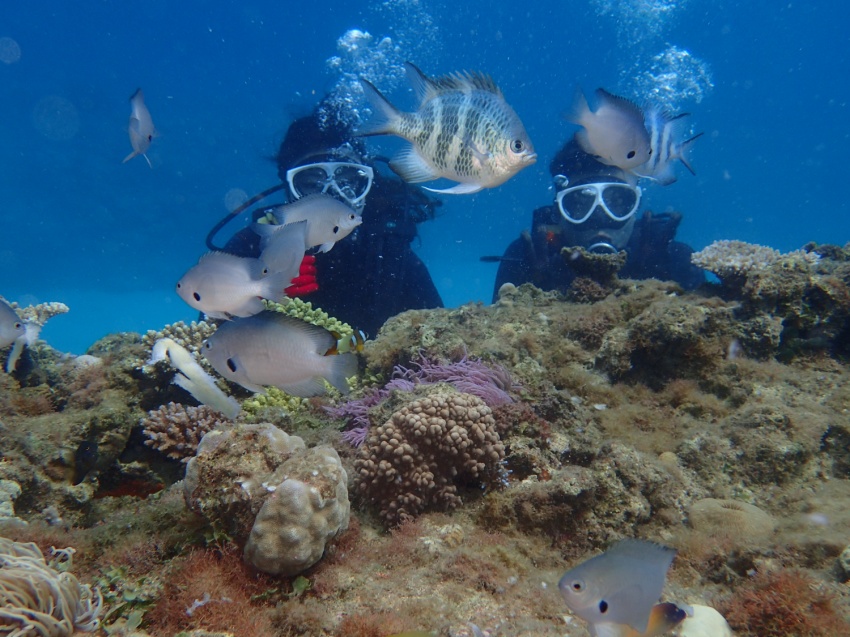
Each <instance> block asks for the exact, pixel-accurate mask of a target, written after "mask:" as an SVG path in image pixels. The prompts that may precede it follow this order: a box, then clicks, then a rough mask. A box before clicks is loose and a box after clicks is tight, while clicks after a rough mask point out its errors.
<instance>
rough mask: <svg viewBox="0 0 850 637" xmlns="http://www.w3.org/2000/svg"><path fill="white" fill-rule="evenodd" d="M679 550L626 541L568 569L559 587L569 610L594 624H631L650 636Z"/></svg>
mask: <svg viewBox="0 0 850 637" xmlns="http://www.w3.org/2000/svg"><path fill="white" fill-rule="evenodd" d="M675 555H676V551H675V550H674V549H671V548H668V547H666V546H661V545H659V544H655V543H654V542H647V541H644V540H622V541H620V542H618V543H617V544H615V545H614V546H613V547H611V548H610V549H609V550H608V551H606V552H605V553H603V554H602V555H597V556H596V557H592V558H590V559H589V560H587V561H585V562H582V563H581V564H579V565H578V566H576V567H575V568H573V569H571V570H569V571H567V572H566V573H565V574H564V576H563V577H562V578H561V581H560V582H558V588H559V589H560V591H561V595H562V596H563V598H564V601H565V602H566V603H567V606H569V608H570V610H571V611H572V612H573V613H575V614H576V615H578V616H579V617H580V618H581V619H583V620H584V621H586V622H587V623H588V624H591V626H597V625H598V626H599V627H600V628H601V627H603V626H609V627H610V626H611V625H612V624H616V625H626V626H630V627H631V628H633V629H634V630H636V631H637V632H638V633H640V634H643V633H645V632H646V630H647V628H648V626H649V621H650V615H651V613H652V609H653V607H654V606H655V604H656V602H657V601H658V598H659V597H660V596H661V591H662V589H663V588H664V580H665V579H666V577H667V570H668V569H669V568H670V563H671V562H672V561H673V558H674V557H675Z"/></svg>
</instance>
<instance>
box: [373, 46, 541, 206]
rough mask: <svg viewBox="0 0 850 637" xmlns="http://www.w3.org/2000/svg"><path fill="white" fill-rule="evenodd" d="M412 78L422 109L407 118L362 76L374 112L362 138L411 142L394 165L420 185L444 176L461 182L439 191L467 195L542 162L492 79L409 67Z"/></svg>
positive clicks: (491, 186) (477, 75)
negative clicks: (436, 73) (432, 74)
mask: <svg viewBox="0 0 850 637" xmlns="http://www.w3.org/2000/svg"><path fill="white" fill-rule="evenodd" d="M406 69H407V77H408V79H409V80H410V82H411V84H412V85H413V89H414V91H415V93H416V94H417V96H418V97H419V109H418V110H417V111H416V112H414V113H404V112H401V111H399V110H398V109H397V108H396V107H395V106H393V105H392V104H391V103H390V102H389V101H388V100H387V99H386V98H385V97H384V96H383V95H381V93H380V92H379V91H378V89H376V88H375V87H374V86H373V85H372V84H371V83H370V82H368V81H366V80H364V79H361V80H360V83H361V85H362V86H363V91H364V92H365V94H366V97H367V98H368V100H369V102H370V103H371V105H372V107H373V108H374V109H375V114H374V116H373V118H372V120H370V121H369V122H368V123H367V124H366V125H365V126H364V127H363V128H362V129H361V130H360V131H358V134H359V135H398V136H399V137H403V138H404V139H406V140H407V141H409V142H410V143H411V146H410V147H408V148H406V149H404V150H403V151H401V152H400V153H399V154H398V155H396V156H395V157H394V158H393V159H392V161H391V162H390V167H391V168H392V169H393V170H394V171H395V172H396V173H398V174H399V175H400V176H401V177H402V179H404V180H405V181H408V182H412V183H416V182H422V181H430V180H432V179H438V178H440V177H445V178H446V179H452V180H454V181H457V182H460V183H459V184H458V185H456V186H454V187H452V188H447V189H445V190H435V189H433V188H428V190H431V191H433V192H440V193H448V194H465V193H472V192H478V191H479V190H481V189H482V188H493V187H495V186H498V185H500V184H503V183H504V182H505V181H507V180H508V179H510V178H511V177H513V176H514V175H515V174H516V173H518V172H519V171H520V170H522V169H523V168H525V167H526V166H530V165H531V164H533V163H534V162H535V161H536V160H537V153H535V152H534V146H533V145H532V143H531V139H529V137H528V133H526V131H525V127H524V126H523V124H522V122H521V121H520V119H519V117H518V116H517V114H516V113H515V112H514V110H513V109H512V108H511V107H510V106H509V105H508V103H507V102H506V101H505V97H504V95H502V91H501V90H500V89H499V87H498V86H496V84H495V82H494V81H493V80H492V78H490V76H488V75H484V74H482V73H454V74H452V75H447V76H444V77H438V78H429V77H427V76H426V75H425V74H424V73H423V72H422V71H420V70H419V69H418V68H416V66H414V65H413V64H411V63H410V62H407V63H406Z"/></svg>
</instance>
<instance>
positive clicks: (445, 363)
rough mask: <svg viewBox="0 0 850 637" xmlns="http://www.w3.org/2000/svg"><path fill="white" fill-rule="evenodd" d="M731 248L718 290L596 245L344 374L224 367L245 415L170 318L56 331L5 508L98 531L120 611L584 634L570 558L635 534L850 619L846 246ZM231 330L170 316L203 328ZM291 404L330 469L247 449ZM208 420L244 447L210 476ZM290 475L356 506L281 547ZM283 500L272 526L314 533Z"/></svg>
mask: <svg viewBox="0 0 850 637" xmlns="http://www.w3.org/2000/svg"><path fill="white" fill-rule="evenodd" d="M711 248H712V249H707V250H706V251H703V252H702V253H699V254H698V255H696V260H697V262H698V263H699V264H700V265H701V266H702V267H704V268H706V269H708V270H710V271H712V272H714V273H715V274H716V275H717V277H718V280H717V282H715V283H712V284H707V285H706V286H704V288H703V289H701V290H698V291H697V292H694V293H684V292H683V291H682V290H681V289H679V288H678V287H677V286H676V285H675V284H672V283H664V282H659V281H655V280H647V281H631V280H620V279H618V278H617V277H616V275H612V273H611V268H610V267H607V266H605V267H600V269H599V272H600V273H601V274H600V275H599V276H594V270H593V267H587V268H585V269H584V270H583V271H582V272H581V276H579V277H578V278H577V279H576V280H575V282H574V283H573V287H572V289H571V291H570V292H569V293H568V294H566V295H562V294H559V293H546V292H542V291H540V290H538V289H536V288H533V287H531V286H528V285H526V286H522V287H519V288H514V287H513V286H506V287H505V288H503V289H502V290H501V292H500V298H499V301H498V302H496V303H495V304H493V305H490V306H484V305H481V304H470V305H465V306H462V307H460V308H457V309H451V310H449V309H446V310H429V311H411V312H406V313H404V314H402V315H400V316H398V317H395V318H393V319H391V320H390V321H389V322H388V323H387V324H386V325H385V326H384V327H383V329H382V330H381V332H380V334H379V335H378V337H377V338H376V339H375V340H374V341H370V342H367V343H366V347H365V349H364V351H363V353H362V355H361V362H362V364H361V374H360V375H359V377H358V379H357V380H356V382H355V389H354V390H353V392H352V393H351V395H349V396H347V397H342V396H340V395H338V394H336V393H333V392H330V393H329V394H328V395H327V396H325V397H320V398H312V399H295V398H292V397H288V396H286V395H285V394H282V393H280V392H275V391H270V392H269V393H268V394H267V395H263V396H260V397H254V396H253V395H250V394H248V393H247V392H245V390H243V389H241V388H239V387H238V386H235V385H231V384H228V383H226V382H224V381H219V384H220V386H221V388H222V389H224V390H225V391H226V392H227V393H229V394H231V395H233V396H234V397H235V398H236V399H237V400H239V401H240V404H241V407H242V412H241V413H240V414H239V416H237V418H236V419H235V421H232V420H230V419H229V418H226V417H224V416H216V415H215V414H214V413H209V411H208V410H203V411H202V410H199V409H197V408H196V403H195V401H193V399H192V398H191V396H190V395H189V394H187V393H186V392H185V391H184V390H183V389H181V388H180V387H179V386H177V385H175V384H173V383H172V382H171V381H172V377H173V374H174V371H173V370H171V369H170V368H168V367H167V365H164V364H161V363H158V364H155V365H146V362H147V361H148V359H149V358H150V349H151V344H152V340H151V337H148V338H147V339H143V338H142V337H141V336H140V335H137V334H116V335H110V336H108V337H106V338H104V339H102V340H101V341H99V342H98V343H96V344H95V345H94V346H93V347H92V348H91V350H90V351H89V352H88V353H87V355H86V356H84V357H69V356H64V355H62V354H60V353H58V352H56V351H54V350H53V349H51V348H50V347H49V346H47V345H46V344H44V343H36V344H34V345H32V346H31V347H29V348H27V349H26V350H25V351H24V353H23V355H22V357H21V359H20V361H19V362H18V365H17V367H16V369H15V370H14V372H13V373H12V374H0V437H2V441H3V445H2V449H1V450H0V534H2V535H3V536H5V537H7V538H9V539H11V540H15V541H17V542H19V543H25V542H34V543H35V545H37V547H38V548H39V549H40V551H41V553H43V554H44V555H45V556H48V555H50V554H51V553H50V549H51V547H55V548H59V549H65V548H68V547H73V548H74V549H75V551H76V552H75V553H74V561H73V576H74V577H76V579H77V580H79V582H81V583H82V585H85V586H90V587H91V590H93V591H96V592H97V593H96V594H97V595H99V596H100V597H102V610H101V612H100V616H99V618H98V619H99V622H100V624H99V628H97V629H96V630H98V631H100V634H109V635H113V634H114V635H144V634H149V635H155V636H160V635H161V636H166V637H171V636H172V635H177V634H181V633H182V634H194V635H213V634H215V635H218V634H231V635H236V636H241V635H245V636H248V635H251V636H254V635H263V636H265V635H269V636H277V635H280V636H288V635H315V636H318V637H321V636H343V635H345V636H346V637H350V636H355V637H357V636H376V637H378V636H383V635H393V634H397V633H403V632H404V631H417V630H418V631H430V632H431V633H432V634H434V635H446V636H454V637H460V636H465V635H471V634H472V628H471V627H470V625H469V623H470V622H472V623H474V624H475V625H476V626H478V627H480V628H481V630H483V631H485V634H490V635H494V636H495V635H502V636H505V637H513V636H524V635H528V636H530V635H539V636H549V635H551V636H552V637H555V636H559V635H560V636H562V635H570V636H573V637H582V636H584V635H587V634H588V632H587V627H586V626H585V625H584V624H583V623H582V622H581V621H580V620H578V619H576V618H571V617H569V614H568V611H567V608H566V606H565V605H564V603H563V601H562V599H561V598H560V595H559V594H558V591H557V582H558V579H559V578H560V576H561V574H562V573H563V572H564V571H566V570H567V569H568V568H570V567H571V566H573V565H575V564H576V563H578V562H579V561H581V560H583V559H585V558H587V557H588V556H590V555H593V554H596V553H598V552H600V551H602V550H605V549H606V548H607V547H608V546H610V545H611V543H612V542H614V541H616V540H618V539H621V538H625V537H642V538H646V539H651V540H655V541H658V542H661V543H663V544H666V545H669V546H673V547H675V548H676V549H678V555H677V557H676V559H675V561H674V562H673V566H672V569H671V570H670V572H669V574H668V578H667V585H666V588H665V593H664V598H665V599H666V600H670V601H676V602H681V603H690V604H702V605H707V606H712V607H714V608H716V609H718V610H720V611H721V613H723V614H724V615H725V616H726V618H727V620H728V621H729V623H730V625H731V626H732V628H733V630H734V631H735V634H736V635H742V636H747V635H758V636H759V637H770V636H773V635H776V636H778V635H783V636H785V635H813V636H815V635H840V634H850V623H848V622H850V594H848V589H847V585H846V582H847V580H848V579H850V548H848V545H850V534H848V531H847V530H848V529H850V374H848V367H847V361H848V355H850V251H848V249H846V248H837V247H833V246H807V247H806V248H805V249H803V250H800V251H797V252H795V253H791V254H789V255H780V254H779V253H776V252H775V251H767V252H765V251H759V250H757V249H756V248H758V246H747V245H746V244H742V245H728V244H721V245H715V246H712V247H711ZM212 329H213V328H212V327H210V326H204V325H202V326H198V327H192V326H182V325H181V326H177V327H173V328H166V330H164V332H167V334H166V336H169V337H172V338H175V340H177V338H178V336H179V338H180V339H182V341H181V344H183V345H184V346H185V347H186V348H187V349H188V350H190V351H196V350H197V345H198V343H199V342H200V340H201V339H202V338H204V337H205V336H208V335H209V334H210V333H211V331H212ZM193 341H197V343H195V344H194V345H195V346H194V349H193V347H192V343H193ZM254 423H264V424H263V425H262V429H257V427H256V425H255V424H254ZM270 427H273V428H277V429H279V430H282V431H283V432H286V434H288V435H289V436H293V437H294V436H297V437H299V438H300V439H302V440H303V449H307V450H317V451H316V453H315V454H314V455H315V456H316V457H317V458H319V457H321V458H325V459H327V458H328V457H332V458H334V459H335V460H334V462H335V463H336V462H339V463H340V464H339V465H338V468H336V467H337V465H333V467H334V468H333V469H332V473H333V476H334V477H333V479H332V480H331V479H327V480H326V479H325V478H324V477H323V476H324V474H323V473H322V471H325V470H324V469H320V468H318V465H317V468H315V469H314V470H312V471H311V468H310V466H307V465H306V464H305V463H307V462H309V460H308V459H309V458H310V457H312V456H311V455H310V454H308V453H306V452H304V451H303V450H300V451H298V454H299V455H298V458H301V459H300V460H299V464H298V468H297V469H288V468H287V466H288V465H287V464H286V463H287V462H290V460H288V459H287V458H288V457H289V456H288V455H287V456H286V458H278V457H277V456H276V455H275V454H272V453H270V452H267V451H260V450H259V449H258V450H256V451H255V452H253V453H252V447H251V446H250V445H248V446H247V447H244V444H247V443H245V442H244V441H246V440H247V441H250V439H251V437H252V436H254V437H257V436H258V435H259V434H257V433H256V432H257V431H269V432H272V433H270V434H269V435H271V436H272V438H273V437H274V435H272V434H273V430H272V429H269V428H270ZM207 431H212V432H217V433H216V435H217V436H219V439H220V440H229V439H231V438H233V439H234V440H236V439H238V440H241V441H243V442H240V445H243V446H240V447H238V448H237V447H233V449H232V450H231V451H230V452H229V453H227V454H223V455H221V454H220V458H222V459H220V460H214V461H212V460H211V459H212V458H213V456H209V459H208V460H205V462H208V463H210V464H209V468H208V469H205V473H203V474H202V476H203V477H202V478H201V479H200V480H199V479H198V477H197V475H196V476H195V477H194V478H193V480H194V482H193V483H192V484H193V486H192V488H191V489H189V490H188V491H187V490H186V487H185V485H184V483H183V478H184V476H185V474H186V467H187V464H191V461H189V462H187V460H189V459H190V458H192V457H193V456H194V455H195V452H196V450H197V448H198V443H199V441H200V440H201V437H202V435H203V434H204V433H206V432H207ZM222 432H235V433H227V435H224V436H223V435H222ZM234 436H235V437H234ZM217 444H218V443H217ZM201 446H202V447H204V444H203V443H202V444H201ZM206 446H207V447H210V444H209V443H207V445H206ZM298 449H302V447H301V443H298ZM318 450H323V451H318ZM287 453H288V454H291V452H287ZM311 453H312V452H311ZM215 458H219V456H215ZM336 459H338V460H336ZM317 462H320V461H319V460H317ZM321 462H325V460H322V461H321ZM193 471H194V472H195V473H197V470H194V469H193ZM290 474H292V475H290ZM198 475H201V474H198ZM311 476H313V477H315V481H314V482H315V485H313V483H312V482H311V480H312V478H311ZM316 476H318V477H316ZM293 478H297V479H298V480H299V481H301V482H300V483H303V484H305V485H306V486H305V487H303V488H300V491H299V493H302V495H301V496H297V497H296V499H295V500H293V502H294V504H293V505H292V506H298V502H300V501H301V500H298V498H302V499H303V501H304V503H305V504H304V506H309V507H312V508H311V509H310V510H311V511H314V510H315V511H318V510H322V507H325V506H333V507H336V506H337V504H336V503H337V502H344V503H345V505H346V507H347V505H348V501H347V499H346V498H349V499H350V513H348V512H347V510H346V512H345V515H344V516H342V515H341V514H339V515H337V514H336V513H335V514H334V515H336V516H337V517H344V520H343V522H338V523H336V524H335V525H334V526H331V527H330V530H327V529H326V527H327V525H326V524H325V523H324V522H323V526H322V529H324V530H323V532H322V533H321V534H319V535H321V542H323V543H325V546H324V551H321V547H319V550H318V553H317V552H316V547H315V545H311V553H310V556H309V557H310V559H307V560H305V561H304V564H307V565H310V566H304V567H301V566H299V567H297V568H295V567H290V566H287V568H285V569H278V570H277V571H275V568H270V569H266V570H267V571H271V572H272V573H274V572H278V573H280V572H286V573H287V575H286V576H283V575H280V574H277V575H274V574H269V573H264V572H262V571H261V570H257V569H256V568H254V566H258V560H253V561H251V560H249V561H251V564H253V566H250V565H249V564H247V563H246V553H245V552H246V550H247V551H248V552H249V553H250V552H251V550H252V549H251V548H249V547H248V545H250V541H249V539H248V538H249V536H250V533H249V532H250V531H251V528H252V524H258V523H257V522H254V517H253V516H255V515H258V511H260V510H262V509H263V508H264V505H265V503H267V502H268V503H272V502H277V500H278V499H280V498H283V497H284V492H286V491H287V490H286V489H282V488H281V486H282V485H283V484H285V483H287V480H288V481H289V482H290V483H291V482H292V480H293ZM346 478H347V489H348V495H347V496H346V494H345V493H343V491H344V490H345V488H344V487H345V484H344V483H345V480H346ZM340 480H341V481H342V482H340ZM324 482H327V483H328V484H327V485H325V484H324ZM311 485H312V486H311ZM200 489H202V491H201V490H200ZM186 492H191V494H192V495H191V496H186V497H184V493H186ZM200 493H203V496H201V495H199V494H200ZM308 501H309V504H308ZM208 502H209V503H210V504H207V503H208ZM187 503H188V504H187ZM327 503H330V504H327ZM334 511H336V509H334ZM266 517H268V516H266ZM271 519H272V518H269V519H268V520H267V519H266V518H263V521H262V524H263V529H266V530H264V533H265V534H267V535H269V534H270V535H269V537H272V538H273V541H272V540H269V541H267V542H266V544H267V545H268V546H270V547H276V546H289V545H293V542H294V541H295V540H298V539H299V538H297V537H292V538H289V537H284V534H285V533H290V535H292V534H297V533H296V531H286V532H284V531H281V532H280V533H281V535H280V536H279V537H278V536H275V535H274V533H275V532H276V531H275V526H274V523H273V521H272V522H270V521H269V520H271ZM264 537H265V536H264ZM317 537H318V536H317ZM289 540H292V542H290V541H289ZM274 550H277V549H274ZM280 550H283V549H280ZM31 552H32V551H31ZM321 555H323V556H322V557H321V559H319V561H318V562H316V561H315V559H317V556H321ZM0 557H2V556H0ZM274 557H275V559H276V558H278V557H282V556H274ZM283 557H287V556H283ZM290 557H291V556H290ZM293 560H294V563H298V560H297V559H295V558H292V559H290V560H289V561H286V564H287V565H289V564H291V563H293ZM264 561H265V560H262V561H259V562H264ZM273 561H274V560H273ZM275 563H278V562H277V561H275ZM259 568H262V565H260V566H259ZM301 568H303V570H300V572H297V573H296V572H295V571H296V570H298V569H301ZM90 619H91V618H89V617H87V618H86V623H85V628H86V629H88V630H91V629H92V628H93V625H92V624H91V622H90ZM77 629H80V628H79V626H78V627H77ZM68 634H70V633H68Z"/></svg>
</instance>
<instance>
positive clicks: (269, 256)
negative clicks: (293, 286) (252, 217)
mask: <svg viewBox="0 0 850 637" xmlns="http://www.w3.org/2000/svg"><path fill="white" fill-rule="evenodd" d="M257 225H258V226H261V227H262V228H261V229H260V232H258V234H260V233H261V232H262V233H268V234H260V236H261V237H262V238H261V240H260V248H261V249H262V252H261V254H260V261H262V262H263V263H264V264H265V266H266V268H267V269H268V271H269V272H270V273H281V276H283V278H285V279H287V280H288V281H290V282H291V281H292V279H294V278H295V277H296V276H298V273H299V272H300V270H301V261H302V260H303V259H304V252H305V251H306V250H307V222H306V221H299V222H297V223H290V224H288V225H285V226H272V225H268V224H257Z"/></svg>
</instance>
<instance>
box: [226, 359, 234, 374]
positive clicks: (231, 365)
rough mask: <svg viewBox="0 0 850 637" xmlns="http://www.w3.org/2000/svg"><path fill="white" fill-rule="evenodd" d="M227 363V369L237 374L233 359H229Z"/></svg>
mask: <svg viewBox="0 0 850 637" xmlns="http://www.w3.org/2000/svg"><path fill="white" fill-rule="evenodd" d="M225 362H226V363H227V369H229V370H230V371H231V372H233V373H234V374H235V373H236V363H234V362H233V359H232V358H228V359H227V360H226V361H225Z"/></svg>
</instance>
